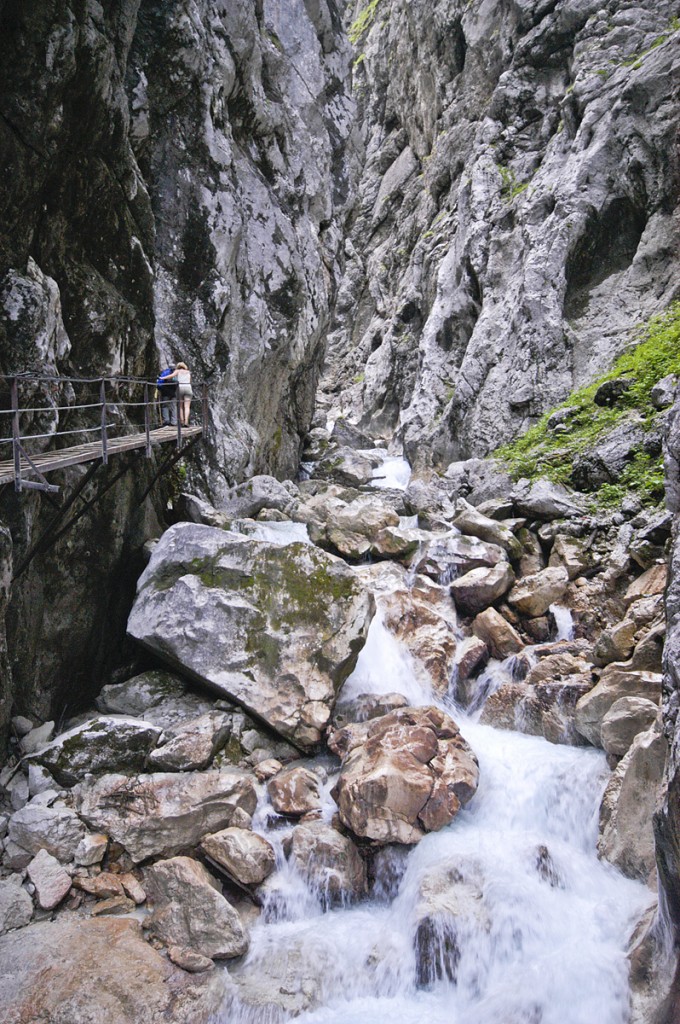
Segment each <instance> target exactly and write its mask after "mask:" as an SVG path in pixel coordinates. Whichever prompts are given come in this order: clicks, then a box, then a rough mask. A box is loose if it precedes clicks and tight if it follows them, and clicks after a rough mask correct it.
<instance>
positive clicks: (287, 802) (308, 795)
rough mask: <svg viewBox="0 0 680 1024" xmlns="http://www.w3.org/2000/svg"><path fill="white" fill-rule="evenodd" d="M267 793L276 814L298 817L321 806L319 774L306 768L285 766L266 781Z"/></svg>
mask: <svg viewBox="0 0 680 1024" xmlns="http://www.w3.org/2000/svg"><path fill="white" fill-rule="evenodd" d="M267 793H268V794H269V799H270V800H271V802H272V807H273V808H274V810H275V811H276V812H277V814H286V815H288V816H289V817H293V818H294V817H299V816H300V815H302V814H306V813H307V812H308V811H314V810H316V809H317V808H319V807H320V806H321V797H320V796H319V776H318V775H315V774H314V772H311V771H310V770H309V769H308V768H302V767H299V766H295V767H293V768H286V769H284V770H283V771H281V772H279V773H278V775H275V776H274V778H273V779H270V780H269V782H268V783H267Z"/></svg>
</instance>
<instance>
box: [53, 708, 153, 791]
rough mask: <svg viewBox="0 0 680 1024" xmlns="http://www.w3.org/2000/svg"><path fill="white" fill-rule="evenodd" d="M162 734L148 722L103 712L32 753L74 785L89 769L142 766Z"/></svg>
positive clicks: (99, 771)
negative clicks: (103, 713)
mask: <svg viewBox="0 0 680 1024" xmlns="http://www.w3.org/2000/svg"><path fill="white" fill-rule="evenodd" d="M160 735H161V730H160V729H159V728H158V727H157V726H154V725H152V724H151V723H149V722H144V721H142V720H140V719H136V718H124V717H119V716H117V715H101V716H100V717H98V718H93V719H91V720H90V721H88V722H86V723H85V724H84V725H78V726H76V727H75V728H74V729H69V730H68V732H65V733H61V734H60V735H59V736H57V737H56V739H55V740H54V741H53V742H52V743H50V744H49V745H48V746H46V747H43V748H42V749H41V750H40V751H39V753H37V754H34V755H33V756H34V757H35V759H36V760H37V761H39V763H40V764H42V765H44V766H45V767H46V768H47V769H48V770H49V771H50V772H51V774H52V775H53V776H54V778H55V779H56V780H57V782H58V783H59V784H60V785H62V786H75V784H76V783H77V782H79V781H81V780H82V778H83V776H84V775H87V774H88V773H90V774H93V775H96V774H103V773H104V772H111V771H126V770H130V771H134V770H135V769H137V770H139V769H140V768H143V767H144V764H145V763H146V759H147V757H148V755H149V753H150V751H151V750H153V748H154V747H155V746H156V743H157V742H158V739H159V737H160Z"/></svg>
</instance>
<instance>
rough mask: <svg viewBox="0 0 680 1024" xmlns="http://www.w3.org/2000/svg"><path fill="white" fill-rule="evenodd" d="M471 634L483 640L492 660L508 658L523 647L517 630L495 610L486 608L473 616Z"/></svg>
mask: <svg viewBox="0 0 680 1024" xmlns="http://www.w3.org/2000/svg"><path fill="white" fill-rule="evenodd" d="M472 632H473V633H474V635H475V636H476V637H478V638H479V639H480V640H483V642H484V643H485V644H486V646H487V647H488V648H489V651H490V652H491V656H492V657H493V658H499V659H501V660H502V659H503V658H508V657H509V656H510V655H511V654H517V653H518V652H519V651H521V650H522V648H523V647H524V644H523V643H522V640H521V638H520V636H519V633H518V632H517V630H516V629H515V628H514V626H512V625H511V624H510V623H509V622H508V621H507V619H504V618H503V616H502V615H501V614H500V612H497V611H496V609H495V608H487V609H486V611H483V612H480V613H479V615H476V616H475V618H474V621H473V623H472Z"/></svg>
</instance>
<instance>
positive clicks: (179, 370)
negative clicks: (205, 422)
mask: <svg viewBox="0 0 680 1024" xmlns="http://www.w3.org/2000/svg"><path fill="white" fill-rule="evenodd" d="M173 379H174V380H176V381H177V392H178V395H179V415H180V421H181V424H182V426H183V427H188V426H189V415H190V413H191V397H192V395H193V393H194V392H193V390H192V387H191V370H190V369H189V367H188V366H187V364H186V363H177V365H176V366H175V372H174V373H170V374H168V376H167V377H166V380H173Z"/></svg>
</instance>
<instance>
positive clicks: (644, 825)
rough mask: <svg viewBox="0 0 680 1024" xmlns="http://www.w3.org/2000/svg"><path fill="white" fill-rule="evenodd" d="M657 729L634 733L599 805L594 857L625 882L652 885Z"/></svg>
mask: <svg viewBox="0 0 680 1024" xmlns="http://www.w3.org/2000/svg"><path fill="white" fill-rule="evenodd" d="M666 752H667V744H666V739H665V737H664V735H663V733H662V730H661V723H660V722H657V723H655V724H654V725H653V726H652V727H651V728H650V729H648V730H647V731H646V732H643V733H639V734H638V735H637V736H636V737H635V739H634V740H633V743H632V745H631V747H630V749H629V751H628V753H627V754H626V756H625V757H624V758H623V759H622V760H621V761H620V762H619V764H618V765H617V766H616V768H615V769H614V772H613V773H612V776H611V778H610V780H609V783H608V785H607V789H606V790H605V793H604V796H603V798H602V803H601V805H600V837H599V840H598V844H597V849H598V853H599V854H600V856H601V857H603V858H604V859H605V860H608V861H610V863H612V864H616V866H617V867H618V868H619V869H620V870H621V871H622V872H623V873H624V875H628V876H629V877H630V878H639V879H640V880H641V881H643V882H648V881H650V876H651V880H652V881H653V878H654V874H655V871H656V855H655V848H654V831H653V824H652V820H653V815H654V811H655V808H656V805H657V802H658V798H659V795H660V790H661V781H662V779H663V773H664V767H665V762H666Z"/></svg>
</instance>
